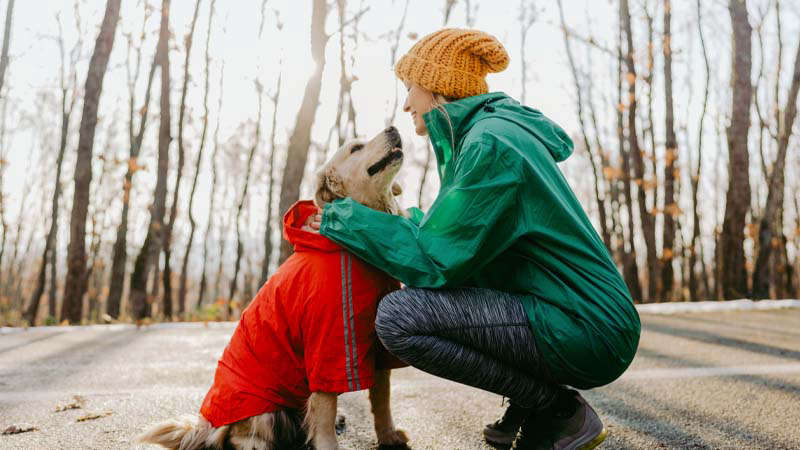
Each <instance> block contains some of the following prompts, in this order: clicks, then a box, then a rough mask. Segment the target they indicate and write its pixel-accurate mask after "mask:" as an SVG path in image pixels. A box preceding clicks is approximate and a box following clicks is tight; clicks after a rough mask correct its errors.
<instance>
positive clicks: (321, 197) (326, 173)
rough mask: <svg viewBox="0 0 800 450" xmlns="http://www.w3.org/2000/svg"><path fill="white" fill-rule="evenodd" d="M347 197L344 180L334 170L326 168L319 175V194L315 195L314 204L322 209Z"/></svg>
mask: <svg viewBox="0 0 800 450" xmlns="http://www.w3.org/2000/svg"><path fill="white" fill-rule="evenodd" d="M344 197H347V195H346V194H345V189H344V180H342V177H341V176H340V175H339V174H338V173H337V172H336V170H334V169H333V168H330V167H329V168H324V169H322V170H320V171H319V173H317V192H316V194H314V203H316V204H317V206H318V207H320V208H322V207H323V206H324V205H325V204H326V203H330V202H332V201H334V200H336V199H337V198H344Z"/></svg>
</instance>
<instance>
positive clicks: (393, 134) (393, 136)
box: [384, 126, 403, 147]
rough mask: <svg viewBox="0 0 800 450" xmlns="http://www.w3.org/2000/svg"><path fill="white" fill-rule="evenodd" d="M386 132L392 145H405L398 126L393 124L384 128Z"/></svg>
mask: <svg viewBox="0 0 800 450" xmlns="http://www.w3.org/2000/svg"><path fill="white" fill-rule="evenodd" d="M384 133H386V138H387V139H388V140H389V143H390V144H391V145H392V147H402V146H403V140H402V139H401V138H400V132H399V131H397V128H395V127H393V126H391V127H389V128H387V129H386V130H384Z"/></svg>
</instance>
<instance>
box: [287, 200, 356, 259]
mask: <svg viewBox="0 0 800 450" xmlns="http://www.w3.org/2000/svg"><path fill="white" fill-rule="evenodd" d="M316 212H317V205H315V204H314V202H313V201H311V200H300V201H298V202H297V203H295V204H294V205H292V207H291V208H289V210H288V211H286V214H284V215H283V238H284V239H286V240H287V241H289V243H290V244H292V245H293V246H294V251H296V252H302V251H321V252H338V251H339V250H341V249H342V247H341V246H340V245H339V244H337V243H335V242H333V241H332V240H330V239H328V238H326V237H325V236H323V235H321V234H319V233H312V232H310V231H305V230H303V229H302V227H303V224H305V222H306V219H308V217H309V216H310V215H312V214H315V213H316Z"/></svg>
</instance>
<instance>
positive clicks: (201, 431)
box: [136, 415, 229, 450]
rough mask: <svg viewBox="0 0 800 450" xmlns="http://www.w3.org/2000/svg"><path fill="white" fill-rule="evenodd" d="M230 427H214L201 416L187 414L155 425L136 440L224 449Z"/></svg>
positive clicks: (183, 449) (180, 449) (181, 448)
mask: <svg viewBox="0 0 800 450" xmlns="http://www.w3.org/2000/svg"><path fill="white" fill-rule="evenodd" d="M228 429H229V427H228V426H227V425H225V426H221V427H219V428H214V427H213V426H212V425H211V423H210V422H209V421H207V420H206V419H205V418H203V417H200V416H192V415H185V416H181V417H179V418H177V419H171V420H167V421H165V422H161V423H160V424H158V425H154V426H153V427H152V428H150V429H149V430H147V431H145V432H144V433H142V434H140V435H139V436H137V437H136V441H138V442H142V443H148V444H156V445H160V446H162V447H166V448H170V449H177V450H198V449H203V448H212V449H222V447H223V444H224V442H225V438H226V436H227V434H228Z"/></svg>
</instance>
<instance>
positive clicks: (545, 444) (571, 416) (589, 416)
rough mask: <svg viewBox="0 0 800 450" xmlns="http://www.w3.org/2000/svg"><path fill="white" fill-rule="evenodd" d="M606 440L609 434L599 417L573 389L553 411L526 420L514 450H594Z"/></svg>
mask: <svg viewBox="0 0 800 450" xmlns="http://www.w3.org/2000/svg"><path fill="white" fill-rule="evenodd" d="M531 419H533V420H531ZM605 438H606V430H605V428H603V422H601V421H600V418H599V417H598V416H597V413H596V412H595V411H594V409H593V408H592V407H591V406H589V404H588V403H586V400H585V399H584V398H583V397H582V396H581V395H580V394H579V393H578V392H576V391H574V390H571V389H570V390H567V391H565V392H564V393H563V394H562V395H561V396H560V399H559V400H558V401H557V402H556V404H555V405H553V407H552V408H550V409H549V410H546V411H543V412H542V413H540V414H539V415H538V417H533V416H529V418H528V419H526V420H525V422H524V423H523V424H522V428H521V429H520V431H519V435H518V436H517V439H516V440H515V441H514V446H513V447H512V448H513V449H517V450H591V449H593V448H595V447H596V446H598V445H600V443H601V442H603V440H604V439H605Z"/></svg>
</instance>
